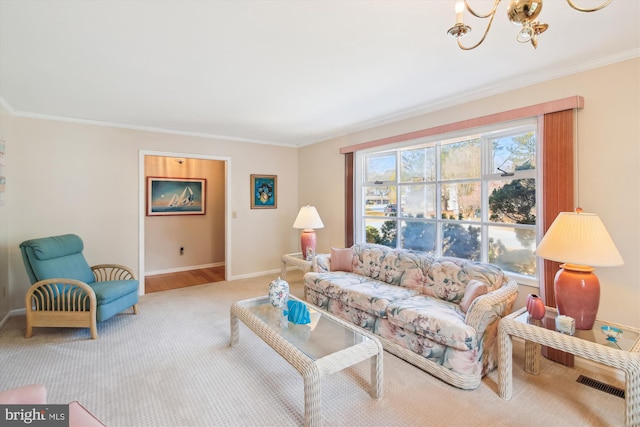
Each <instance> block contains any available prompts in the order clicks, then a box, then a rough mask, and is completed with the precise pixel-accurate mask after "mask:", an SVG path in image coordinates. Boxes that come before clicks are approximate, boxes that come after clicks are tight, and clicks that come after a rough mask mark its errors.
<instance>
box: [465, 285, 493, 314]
mask: <svg viewBox="0 0 640 427" xmlns="http://www.w3.org/2000/svg"><path fill="white" fill-rule="evenodd" d="M488 291H489V287H488V286H487V284H486V283H482V282H481V281H479V280H475V279H472V280H469V283H467V287H466V289H465V290H464V296H463V297H462V299H461V300H460V310H462V312H463V313H466V312H467V311H468V310H469V307H471V303H472V302H474V301H475V300H476V298H478V297H479V296H481V295H484V294H486V293H487V292H488Z"/></svg>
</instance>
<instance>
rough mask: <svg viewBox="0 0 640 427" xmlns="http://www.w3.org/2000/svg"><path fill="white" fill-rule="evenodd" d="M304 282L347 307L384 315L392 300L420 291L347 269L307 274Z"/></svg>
mask: <svg viewBox="0 0 640 427" xmlns="http://www.w3.org/2000/svg"><path fill="white" fill-rule="evenodd" d="M304 283H305V286H306V287H308V288H310V289H313V290H314V291H316V292H320V293H322V294H324V295H326V296H327V297H329V298H332V299H335V300H338V301H340V302H342V303H343V304H345V305H347V306H349V307H354V308H357V309H359V310H362V311H364V312H366V313H370V314H374V315H376V316H380V317H386V315H387V312H386V309H387V306H388V305H389V304H390V303H391V302H393V301H396V300H401V299H406V298H410V297H412V296H414V295H417V294H418V293H419V292H418V291H416V290H412V289H407V288H403V287H401V286H395V285H389V284H387V283H384V282H381V281H379V280H373V279H370V278H368V277H365V276H361V275H359V274H355V273H346V272H333V273H307V274H305V276H304Z"/></svg>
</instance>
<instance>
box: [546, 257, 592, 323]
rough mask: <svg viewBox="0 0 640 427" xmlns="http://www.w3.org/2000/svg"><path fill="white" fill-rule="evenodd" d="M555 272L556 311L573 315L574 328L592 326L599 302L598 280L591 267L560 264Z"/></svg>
mask: <svg viewBox="0 0 640 427" xmlns="http://www.w3.org/2000/svg"><path fill="white" fill-rule="evenodd" d="M560 267H561V268H560V270H559V271H558V273H557V274H556V279H555V296H556V306H557V308H558V313H559V314H562V315H564V316H570V317H573V318H574V319H575V321H576V329H583V330H588V329H591V328H593V323H594V322H595V320H596V314H597V313H598V305H599V304H600V281H599V280H598V276H596V275H595V274H593V268H591V267H586V266H582V265H573V264H562V265H561V266H560Z"/></svg>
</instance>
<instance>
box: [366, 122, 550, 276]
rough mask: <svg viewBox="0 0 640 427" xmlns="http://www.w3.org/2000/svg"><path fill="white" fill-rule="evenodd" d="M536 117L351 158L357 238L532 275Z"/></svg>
mask: <svg viewBox="0 0 640 427" xmlns="http://www.w3.org/2000/svg"><path fill="white" fill-rule="evenodd" d="M537 151H538V150H537V122H536V120H535V119H531V120H526V121H519V122H517V123H510V124H503V125H501V126H500V127H496V126H492V127H491V128H487V129H474V130H473V133H471V132H467V133H464V134H460V133H459V134H457V135H446V136H441V137H431V138H427V139H420V140H412V141H405V142H404V143H402V145H396V146H393V147H392V148H390V147H388V146H386V147H383V148H380V147H378V148H377V149H373V150H368V151H361V152H358V153H357V157H356V162H355V165H356V189H355V190H356V193H355V194H356V200H355V201H356V212H357V214H356V241H357V242H365V241H366V242H369V243H378V244H382V245H386V246H390V247H397V248H405V249H412V250H417V251H424V252H431V253H433V254H435V255H436V256H455V257H460V258H466V259H471V260H477V261H485V262H491V263H494V264H496V265H498V266H500V267H502V268H503V269H504V270H506V271H507V272H510V273H513V274H516V275H518V276H522V277H523V278H527V277H528V278H531V279H535V277H536V272H537V271H536V257H535V255H534V250H535V246H536V234H537V229H536V218H537V216H538V215H537V209H538V206H537V204H536V200H537V185H536V184H537V183H538V182H539V179H538V173H539V172H540V171H539V168H538V167H537V163H538V162H537Z"/></svg>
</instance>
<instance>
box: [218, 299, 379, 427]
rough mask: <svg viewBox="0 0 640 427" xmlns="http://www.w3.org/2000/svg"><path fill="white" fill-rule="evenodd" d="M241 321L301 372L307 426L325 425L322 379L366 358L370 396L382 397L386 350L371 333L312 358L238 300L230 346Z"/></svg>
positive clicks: (350, 327)
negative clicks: (331, 351) (350, 344)
mask: <svg viewBox="0 0 640 427" xmlns="http://www.w3.org/2000/svg"><path fill="white" fill-rule="evenodd" d="M260 298H263V297H260ZM241 302H242V301H241ZM241 302H240V303H241ZM322 315H323V316H326V314H325V313H322ZM331 318H332V319H333V320H334V321H336V322H338V323H340V324H342V325H343V326H345V328H348V329H353V327H352V326H351V325H349V324H348V323H346V322H343V321H342V320H340V319H338V318H335V317H333V316H331ZM238 320H240V321H242V323H244V324H245V325H246V326H247V327H248V328H249V329H251V330H252V331H253V332H254V333H255V334H256V335H257V336H258V337H260V338H261V339H262V340H263V341H264V342H266V343H267V344H268V345H269V346H270V347H271V348H273V349H274V350H275V351H276V352H277V353H278V354H280V355H281V356H282V357H283V358H284V359H285V360H286V361H287V362H289V363H290V364H291V365H292V366H293V367H294V368H295V369H296V370H297V371H298V372H299V373H300V375H302V379H303V382H304V424H305V426H313V427H316V426H321V425H322V412H321V396H320V378H321V377H323V376H325V375H329V374H332V373H335V372H338V371H341V370H342V369H345V368H347V367H349V366H352V365H355V364H356V363H359V362H361V361H363V360H366V359H371V371H370V375H371V390H370V394H371V397H373V398H374V399H380V398H381V397H382V374H383V371H382V357H383V356H382V355H383V350H382V345H381V344H380V341H378V339H376V338H375V337H374V336H373V335H371V336H368V338H369V340H366V341H363V342H361V343H359V344H356V345H354V346H351V347H347V348H345V349H343V350H340V351H338V352H336V353H332V354H329V355H327V356H325V357H322V358H320V359H317V360H313V359H311V358H309V356H307V355H306V354H304V353H303V352H302V351H300V350H299V349H298V348H296V347H295V346H294V345H293V344H291V343H290V342H289V341H287V340H286V339H284V338H283V337H282V336H281V335H280V334H279V333H278V332H277V331H275V330H274V329H272V328H271V327H270V326H269V325H267V324H266V323H265V322H263V321H262V320H260V319H259V318H258V317H257V316H255V315H254V314H253V313H251V312H250V311H249V310H247V309H245V308H243V307H242V306H241V305H240V304H239V303H234V304H233V305H232V306H231V318H230V323H231V325H230V326H231V343H230V344H231V346H234V345H236V344H237V343H238V341H239V324H238ZM358 333H360V334H362V331H359V330H358Z"/></svg>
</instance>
